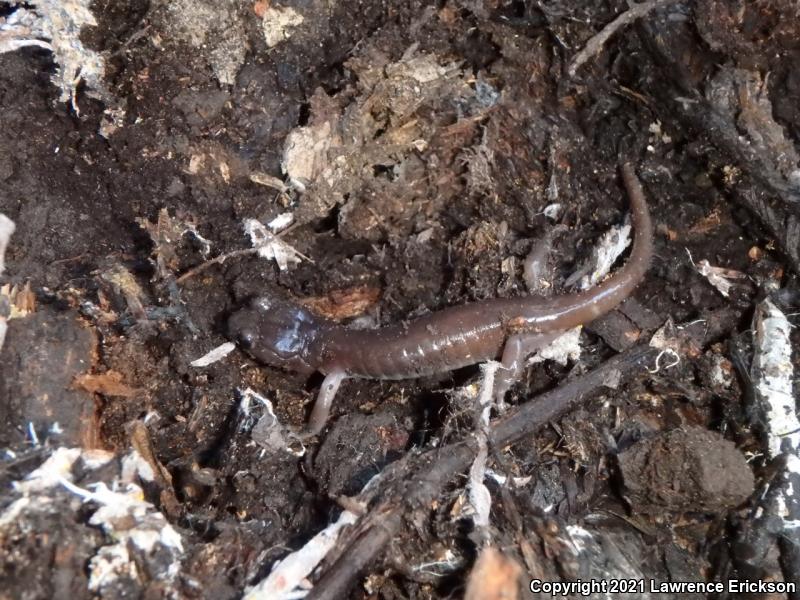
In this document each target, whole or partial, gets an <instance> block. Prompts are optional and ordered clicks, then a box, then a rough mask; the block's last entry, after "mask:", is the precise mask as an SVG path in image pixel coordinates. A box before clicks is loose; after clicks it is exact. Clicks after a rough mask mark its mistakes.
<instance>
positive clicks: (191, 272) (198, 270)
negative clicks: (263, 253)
mask: <svg viewBox="0 0 800 600" xmlns="http://www.w3.org/2000/svg"><path fill="white" fill-rule="evenodd" d="M257 253H258V248H245V249H244V250H234V251H233V252H228V253H227V254H220V255H219V256H217V257H214V258H212V259H211V260H207V261H206V262H204V263H200V264H199V265H197V266H196V267H192V268H191V269H189V270H188V271H186V273H184V274H183V275H181V276H180V277H178V278H177V279H176V280H175V283H183V282H184V281H186V280H187V279H189V278H191V277H194V276H195V275H197V274H198V273H202V272H203V271H205V270H206V269H208V268H209V267H210V266H212V265H216V264H220V263H224V262H225V261H226V260H228V259H229V258H238V257H239V256H247V255H248V254H257Z"/></svg>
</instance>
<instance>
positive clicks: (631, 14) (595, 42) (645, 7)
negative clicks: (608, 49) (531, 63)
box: [567, 0, 676, 77]
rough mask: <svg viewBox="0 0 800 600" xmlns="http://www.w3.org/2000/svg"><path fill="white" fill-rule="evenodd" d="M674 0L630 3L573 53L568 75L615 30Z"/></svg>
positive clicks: (594, 53)
mask: <svg viewBox="0 0 800 600" xmlns="http://www.w3.org/2000/svg"><path fill="white" fill-rule="evenodd" d="M675 1H676V0H650V1H649V2H642V3H641V4H633V5H631V7H630V8H629V9H628V10H626V11H625V12H624V13H622V14H621V15H619V16H618V17H617V18H616V19H614V20H613V21H611V23H609V24H608V25H606V26H605V27H603V29H601V30H600V32H599V33H598V34H597V35H595V36H594V37H593V38H591V39H590V40H589V41H588V42H587V43H586V46H584V47H583V50H581V51H580V52H578V53H577V54H576V55H575V58H573V59H572V62H571V63H570V65H569V69H567V73H568V74H569V76H570V77H575V73H577V72H578V69H580V68H581V67H582V66H583V65H584V64H585V63H586V62H587V61H588V60H589V59H590V58H592V57H593V56H595V55H596V54H600V51H601V50H602V49H603V46H604V45H605V43H606V42H607V41H608V40H609V38H610V37H611V36H612V35H614V34H615V33H616V32H617V30H618V29H621V28H623V27H625V26H626V25H630V24H631V23H633V22H634V21H635V20H637V19H640V18H642V17H643V16H645V15H646V14H647V13H649V12H650V11H652V10H655V9H656V8H661V7H662V6H666V5H668V4H672V3H673V2H675Z"/></svg>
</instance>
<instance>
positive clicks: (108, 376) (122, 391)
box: [72, 370, 142, 398]
mask: <svg viewBox="0 0 800 600" xmlns="http://www.w3.org/2000/svg"><path fill="white" fill-rule="evenodd" d="M72 383H73V386H75V387H76V388H80V389H82V390H85V391H87V392H89V393H91V394H101V395H102V396H119V397H122V398H130V397H132V396H136V395H137V394H141V393H142V391H141V390H138V389H136V388H132V387H130V386H128V385H126V384H125V383H123V381H122V373H119V372H117V371H113V370H109V371H106V372H105V373H99V374H92V373H82V374H81V375H78V376H77V377H76V378H75V379H74V380H73V382H72Z"/></svg>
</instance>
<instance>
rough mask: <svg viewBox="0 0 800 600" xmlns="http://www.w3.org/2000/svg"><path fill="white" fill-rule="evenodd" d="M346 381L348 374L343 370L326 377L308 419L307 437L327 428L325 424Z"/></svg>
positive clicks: (332, 372)
mask: <svg viewBox="0 0 800 600" xmlns="http://www.w3.org/2000/svg"><path fill="white" fill-rule="evenodd" d="M345 379H347V374H346V373H345V372H344V371H342V370H335V371H331V372H330V373H328V374H327V375H326V376H325V379H324V380H323V382H322V387H321V388H320V389H319V394H317V400H316V402H314V408H313V409H312V410H311V416H310V417H309V419H308V427H307V429H306V433H307V435H309V436H311V435H317V434H318V433H319V432H320V431H322V429H323V427H325V423H327V421H328V416H329V415H330V413H331V404H333V398H334V397H335V396H336V392H338V391H339V386H340V385H341V383H342V381H344V380H345Z"/></svg>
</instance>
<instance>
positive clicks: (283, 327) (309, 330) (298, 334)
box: [228, 298, 322, 373]
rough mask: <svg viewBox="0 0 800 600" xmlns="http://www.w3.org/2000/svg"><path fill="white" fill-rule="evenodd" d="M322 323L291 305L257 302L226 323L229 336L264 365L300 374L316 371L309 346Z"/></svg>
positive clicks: (288, 303) (305, 311) (234, 315)
mask: <svg viewBox="0 0 800 600" xmlns="http://www.w3.org/2000/svg"><path fill="white" fill-rule="evenodd" d="M321 325H322V321H321V320H320V319H318V318H317V317H315V316H314V315H313V314H311V312H309V311H308V310H306V309H305V308H303V307H302V306H298V305H296V304H292V303H290V302H286V301H284V300H277V299H272V298H256V299H255V300H253V301H252V302H250V305H249V306H247V307H246V308H243V309H241V310H239V311H238V312H236V313H234V314H233V315H232V316H231V318H230V319H229V320H228V336H229V337H230V338H231V339H232V340H234V341H235V342H236V343H237V344H238V345H239V347H240V348H242V350H244V351H245V352H247V353H248V354H249V355H250V356H252V357H253V358H255V359H256V360H258V361H259V362H262V363H264V364H267V365H270V366H273V367H281V368H284V369H287V370H290V371H298V372H300V373H312V372H314V371H316V369H317V367H316V361H314V359H313V357H312V356H311V355H310V354H311V350H310V347H311V343H312V342H313V341H314V339H315V338H316V336H317V334H318V333H319V331H320V328H321Z"/></svg>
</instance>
